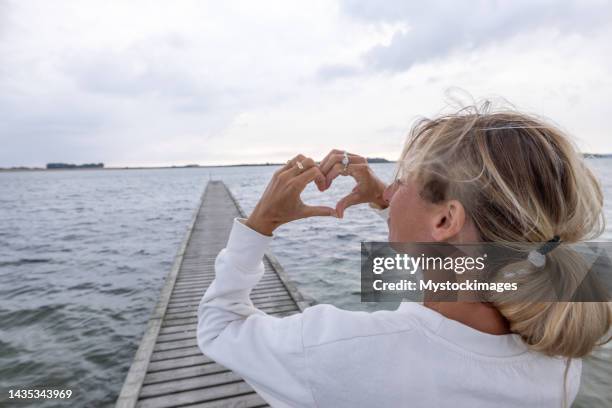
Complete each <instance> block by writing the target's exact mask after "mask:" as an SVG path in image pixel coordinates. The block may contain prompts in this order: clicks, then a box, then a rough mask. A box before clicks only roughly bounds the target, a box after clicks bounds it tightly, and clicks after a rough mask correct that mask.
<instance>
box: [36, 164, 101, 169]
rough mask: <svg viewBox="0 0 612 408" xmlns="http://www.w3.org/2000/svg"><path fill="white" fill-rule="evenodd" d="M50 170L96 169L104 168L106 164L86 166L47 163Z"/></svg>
mask: <svg viewBox="0 0 612 408" xmlns="http://www.w3.org/2000/svg"><path fill="white" fill-rule="evenodd" d="M47 168H48V169H95V168H104V163H85V164H73V163H47Z"/></svg>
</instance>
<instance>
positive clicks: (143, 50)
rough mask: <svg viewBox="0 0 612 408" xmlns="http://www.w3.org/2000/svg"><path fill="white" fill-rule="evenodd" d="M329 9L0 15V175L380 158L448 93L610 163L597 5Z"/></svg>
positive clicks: (268, 2)
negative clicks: (102, 166)
mask: <svg viewBox="0 0 612 408" xmlns="http://www.w3.org/2000/svg"><path fill="white" fill-rule="evenodd" d="M338 1H339V2H338V3H336V2H333V1H329V0H312V1H311V2H309V4H308V6H303V7H301V6H296V5H295V4H289V3H288V2H285V1H282V0H261V1H258V2H256V3H255V2H252V1H243V2H240V3H239V4H238V5H236V3H234V2H231V3H229V2H215V1H209V2H204V1H193V2H191V1H188V0H185V1H183V2H181V3H180V5H178V6H176V7H168V6H167V3H166V2H163V1H153V0H151V1H149V0H147V1H142V2H139V1H130V2H110V3H108V4H106V3H105V5H103V6H100V5H91V4H83V3H81V2H71V1H57V2H53V3H49V2H20V1H13V2H4V1H3V0H0V61H1V63H0V145H2V149H0V166H2V167H5V166H13V165H34V166H40V165H44V164H45V163H46V162H50V161H76V162H82V161H85V162H91V161H103V162H105V163H107V164H109V165H157V164H180V163H194V162H197V163H203V164H204V163H207V164H211V163H235V162H237V161H248V162H266V161H284V160H286V159H287V158H289V157H291V156H293V155H294V154H295V153H298V152H303V153H308V154H310V155H312V156H313V157H318V158H320V157H323V156H324V155H325V154H326V153H327V150H328V149H330V148H337V147H339V148H346V149H349V150H351V151H355V152H357V153H362V154H364V155H376V156H386V157H388V158H393V157H396V155H397V150H398V148H399V147H398V146H399V145H400V144H401V141H402V140H403V138H404V135H405V133H406V131H407V129H408V127H409V125H410V122H411V120H410V119H411V118H413V117H414V116H418V115H432V114H435V113H436V112H437V111H438V110H439V109H440V107H441V105H442V104H443V99H444V90H445V89H446V88H448V87H451V86H458V87H461V88H464V89H466V90H468V91H469V92H470V93H472V94H473V95H474V96H476V97H480V96H483V95H487V94H490V93H494V94H500V95H503V96H506V97H508V99H509V100H511V101H512V102H516V103H517V105H519V106H527V107H529V108H532V110H533V111H535V112H537V113H543V114H546V115H548V116H550V117H552V118H555V119H559V120H560V121H562V122H563V124H564V125H565V126H566V127H568V128H570V129H572V130H573V131H575V132H576V133H577V134H580V135H584V137H585V139H587V141H590V142H591V145H595V146H596V149H590V150H597V151H606V150H612V144H610V143H612V142H607V140H609V137H608V136H607V135H606V134H605V133H606V131H605V128H607V121H608V119H607V118H608V117H609V116H610V115H612V111H611V109H612V108H609V106H610V105H609V104H608V99H609V94H610V93H611V92H612V83H611V82H610V79H609V78H610V75H609V73H610V71H611V69H612V57H610V56H609V54H608V53H606V52H604V50H607V45H608V44H609V43H610V38H612V29H610V28H607V29H608V32H605V27H607V25H606V24H603V23H602V21H603V20H604V19H605V18H607V16H608V15H609V14H610V13H609V3H607V2H606V3H590V5H589V6H583V5H582V4H583V3H582V2H581V3H579V4H578V3H576V2H566V3H562V5H561V6H560V7H559V8H558V9H552V7H549V6H550V5H552V3H542V2H539V3H537V4H535V5H534V4H532V3H531V2H529V3H527V2H514V1H513V2H496V3H492V2H491V3H489V2H477V3H473V2H470V3H469V4H470V5H472V4H477V6H470V7H469V8H468V6H466V4H468V3H465V2H447V3H446V2H441V1H433V2H428V3H427V6H426V7H425V6H424V4H422V3H415V2H408V1H401V2H400V1H384V2H368V1H359V2H358V1H341V0H338ZM555 4H556V3H555ZM145 11H146V12H145ZM570 15H572V16H570ZM4 23H6V24H4ZM544 23H546V24H544ZM542 25H546V26H547V27H551V29H550V30H548V31H542V30H541V26H542ZM602 27H603V28H602ZM551 30H554V32H553V31H551ZM407 49H408V50H409V51H410V52H407V51H406V50H407ZM381 72H382V73H383V75H381ZM388 72H391V73H392V74H391V75H387V73H388ZM339 79H340V80H339ZM381 129H382V130H381ZM402 129H403V130H402ZM287 152H291V154H289V155H288V153H287ZM287 156H288V157H287Z"/></svg>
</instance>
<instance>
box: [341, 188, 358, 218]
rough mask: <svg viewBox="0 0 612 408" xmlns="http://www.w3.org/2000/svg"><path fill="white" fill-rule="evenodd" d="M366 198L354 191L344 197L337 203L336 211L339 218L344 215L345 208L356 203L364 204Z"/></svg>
mask: <svg viewBox="0 0 612 408" xmlns="http://www.w3.org/2000/svg"><path fill="white" fill-rule="evenodd" d="M364 202H365V200H364V199H363V197H361V194H359V193H357V192H352V193H350V194H349V195H347V196H345V197H343V198H342V199H341V200H340V201H338V203H336V213H337V214H338V218H343V217H344V210H346V209H347V208H349V207H350V206H352V205H355V204H362V203H364Z"/></svg>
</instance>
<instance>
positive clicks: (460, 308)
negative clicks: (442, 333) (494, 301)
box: [424, 301, 511, 335]
mask: <svg viewBox="0 0 612 408" xmlns="http://www.w3.org/2000/svg"><path fill="white" fill-rule="evenodd" d="M424 306H425V307H428V308H430V309H432V310H435V311H436V312H438V313H440V314H441V315H443V316H445V317H447V318H449V319H451V320H455V321H458V322H459V323H463V324H465V325H466V326H469V327H471V328H473V329H476V330H478V331H481V332H484V333H488V334H495V335H501V334H508V333H511V331H510V324H509V323H508V321H507V320H506V319H505V318H504V316H503V315H502V314H501V313H499V311H498V310H497V309H496V308H495V307H493V306H491V305H489V304H487V303H479V302H427V301H426V302H424Z"/></svg>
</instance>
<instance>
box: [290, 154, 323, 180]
mask: <svg viewBox="0 0 612 408" xmlns="http://www.w3.org/2000/svg"><path fill="white" fill-rule="evenodd" d="M300 166H301V167H300ZM316 166H317V164H316V163H315V162H314V160H312V159H311V158H310V157H304V159H303V160H300V161H296V162H295V164H294V166H293V167H291V168H290V169H288V170H286V171H284V172H283V174H284V175H285V177H287V178H288V179H294V178H296V177H297V176H299V175H300V174H303V173H304V172H306V171H307V170H308V169H310V168H312V167H316Z"/></svg>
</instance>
